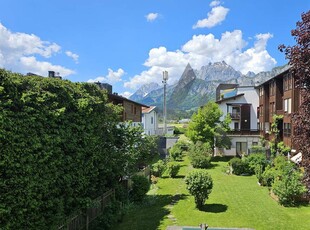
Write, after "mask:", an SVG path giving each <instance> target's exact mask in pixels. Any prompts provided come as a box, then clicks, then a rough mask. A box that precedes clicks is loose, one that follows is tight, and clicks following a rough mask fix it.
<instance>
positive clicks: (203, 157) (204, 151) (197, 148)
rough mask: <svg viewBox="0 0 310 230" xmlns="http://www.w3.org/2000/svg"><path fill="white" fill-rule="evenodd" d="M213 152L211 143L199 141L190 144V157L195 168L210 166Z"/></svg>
mask: <svg viewBox="0 0 310 230" xmlns="http://www.w3.org/2000/svg"><path fill="white" fill-rule="evenodd" d="M212 154H213V149H212V148H211V146H210V144H209V143H202V142H200V141H199V142H197V143H195V144H192V145H191V146H190V150H189V159H190V161H191V164H192V165H193V167H194V168H208V167H210V165H211V159H212V157H211V156H212Z"/></svg>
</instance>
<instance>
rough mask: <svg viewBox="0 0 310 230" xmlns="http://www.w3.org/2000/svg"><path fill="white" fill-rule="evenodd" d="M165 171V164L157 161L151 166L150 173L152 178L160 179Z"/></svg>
mask: <svg viewBox="0 0 310 230" xmlns="http://www.w3.org/2000/svg"><path fill="white" fill-rule="evenodd" d="M165 169H166V164H165V162H164V161H163V160H158V161H157V162H156V163H154V164H152V167H151V172H152V174H153V175H154V176H157V177H161V176H162V174H163V172H164V171H165Z"/></svg>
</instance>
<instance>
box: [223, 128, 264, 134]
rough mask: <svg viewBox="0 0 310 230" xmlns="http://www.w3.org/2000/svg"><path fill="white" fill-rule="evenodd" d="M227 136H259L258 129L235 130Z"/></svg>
mask: <svg viewBox="0 0 310 230" xmlns="http://www.w3.org/2000/svg"><path fill="white" fill-rule="evenodd" d="M228 135H259V130H258V129H250V130H249V129H248V130H244V129H235V130H231V131H229V132H228Z"/></svg>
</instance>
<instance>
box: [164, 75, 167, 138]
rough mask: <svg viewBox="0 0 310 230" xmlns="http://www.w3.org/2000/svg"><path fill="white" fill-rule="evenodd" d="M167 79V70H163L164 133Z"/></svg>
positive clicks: (165, 130)
mask: <svg viewBox="0 0 310 230" xmlns="http://www.w3.org/2000/svg"><path fill="white" fill-rule="evenodd" d="M167 80H168V71H166V70H165V71H163V84H164V111H163V112H164V135H166V134H167V121H166V119H167V108H166V86H167Z"/></svg>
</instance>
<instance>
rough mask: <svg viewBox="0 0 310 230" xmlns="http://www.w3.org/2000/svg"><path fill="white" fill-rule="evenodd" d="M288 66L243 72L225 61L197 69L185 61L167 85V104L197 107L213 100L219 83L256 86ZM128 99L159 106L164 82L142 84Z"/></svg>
mask: <svg viewBox="0 0 310 230" xmlns="http://www.w3.org/2000/svg"><path fill="white" fill-rule="evenodd" d="M287 68H288V66H287V65H285V66H280V67H275V68H273V69H272V70H271V71H266V72H260V73H258V74H255V73H253V72H248V73H247V74H246V75H244V74H242V73H241V72H240V71H236V70H235V69H234V68H233V67H231V66H230V65H228V64H227V63H226V62H224V61H222V62H215V63H209V64H208V65H205V66H202V67H201V68H200V70H195V69H193V68H192V67H191V65H190V64H187V66H186V67H185V70H184V71H183V74H182V76H181V77H180V79H179V81H178V82H177V83H176V84H174V85H167V108H168V109H173V110H181V111H182V110H183V111H184V110H196V109H197V108H198V107H200V106H202V105H204V104H206V103H207V102H208V101H209V100H215V90H216V87H217V86H218V85H219V84H220V83H232V84H239V85H240V86H257V85H259V84H261V83H263V82H265V81H267V80H269V79H270V78H272V77H273V76H275V75H277V74H279V73H281V72H283V71H284V70H286V69H287ZM130 99H131V100H134V101H137V102H140V103H142V104H146V105H155V106H157V107H159V110H160V109H161V108H162V104H163V86H161V85H159V84H157V83H149V84H146V85H143V86H142V87H141V88H140V89H138V90H137V91H136V92H135V93H134V94H133V95H132V96H131V97H130Z"/></svg>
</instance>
